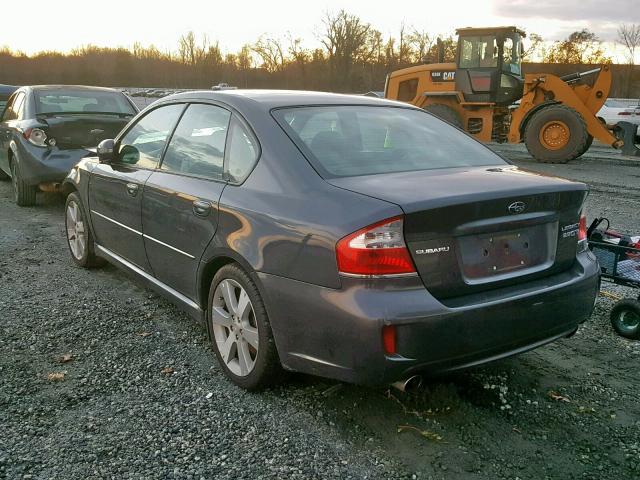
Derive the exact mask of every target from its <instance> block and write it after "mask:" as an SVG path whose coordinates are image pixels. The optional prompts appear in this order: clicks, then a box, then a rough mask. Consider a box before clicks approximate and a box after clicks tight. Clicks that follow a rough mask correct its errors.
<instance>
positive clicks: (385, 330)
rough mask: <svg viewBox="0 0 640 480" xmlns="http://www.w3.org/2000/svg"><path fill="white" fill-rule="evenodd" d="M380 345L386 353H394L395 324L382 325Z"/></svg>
mask: <svg viewBox="0 0 640 480" xmlns="http://www.w3.org/2000/svg"><path fill="white" fill-rule="evenodd" d="M382 346H383V347H384V353H386V354H387V355H395V354H396V326H395V325H385V326H384V327H382Z"/></svg>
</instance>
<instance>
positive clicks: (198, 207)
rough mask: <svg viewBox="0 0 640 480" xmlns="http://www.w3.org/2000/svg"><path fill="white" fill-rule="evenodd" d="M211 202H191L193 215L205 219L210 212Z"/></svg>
mask: <svg viewBox="0 0 640 480" xmlns="http://www.w3.org/2000/svg"><path fill="white" fill-rule="evenodd" d="M211 207H212V205H211V202H206V201H204V200H196V201H194V202H193V213H194V215H197V216H198V217H206V216H207V215H209V213H210V212H211Z"/></svg>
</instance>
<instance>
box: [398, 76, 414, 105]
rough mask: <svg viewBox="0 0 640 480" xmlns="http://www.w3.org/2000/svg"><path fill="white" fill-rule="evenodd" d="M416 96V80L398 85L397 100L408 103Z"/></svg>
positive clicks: (405, 81)
mask: <svg viewBox="0 0 640 480" xmlns="http://www.w3.org/2000/svg"><path fill="white" fill-rule="evenodd" d="M417 94H418V79H417V78H412V79H411V80H404V81H403V82H400V83H399V84H398V100H400V101H401V102H410V101H411V100H413V99H414V98H416V95H417Z"/></svg>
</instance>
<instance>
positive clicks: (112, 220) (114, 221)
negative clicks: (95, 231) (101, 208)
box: [91, 210, 142, 236]
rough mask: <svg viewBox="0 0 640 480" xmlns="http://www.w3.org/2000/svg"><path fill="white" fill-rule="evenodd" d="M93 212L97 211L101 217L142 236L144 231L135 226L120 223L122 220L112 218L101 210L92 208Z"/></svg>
mask: <svg viewBox="0 0 640 480" xmlns="http://www.w3.org/2000/svg"><path fill="white" fill-rule="evenodd" d="M91 213H95V214H96V215H98V216H99V217H102V218H104V219H105V220H107V221H109V222H111V223H115V224H116V225H118V226H119V227H122V228H126V229H127V230H129V231H130V232H133V233H135V234H136V235H141V236H142V232H139V231H138V230H136V229H134V228H131V227H128V226H126V225H125V224H124V223H120V222H118V221H117V220H114V219H113V218H111V217H107V216H106V215H103V214H102V213H100V212H96V211H95V210H91Z"/></svg>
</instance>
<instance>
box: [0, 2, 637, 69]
mask: <svg viewBox="0 0 640 480" xmlns="http://www.w3.org/2000/svg"><path fill="white" fill-rule="evenodd" d="M53 5H55V7H54V8H52V2H51V1H50V0H47V1H42V0H31V1H30V2H29V8H28V12H31V14H29V15H28V16H29V20H28V25H29V28H28V29H25V27H24V24H23V22H20V21H6V22H3V25H2V28H0V46H8V47H9V48H11V49H13V50H20V51H23V52H25V53H27V54H33V53H35V52H38V51H41V50H59V51H69V50H71V49H72V48H74V47H78V46H81V45H87V44H92V45H97V46H109V47H118V46H123V47H128V48H130V47H131V46H132V45H133V43H134V42H140V43H141V44H143V45H145V46H148V45H150V44H154V45H155V46H156V47H158V48H159V49H160V50H163V51H166V50H171V51H175V50H177V44H178V39H179V38H180V36H181V35H182V34H184V33H186V32H188V31H190V30H192V31H194V32H195V33H196V35H198V36H200V35H203V34H206V35H207V36H208V38H209V39H210V40H212V41H214V42H215V41H218V42H219V43H220V46H221V48H222V49H223V50H224V51H237V50H239V49H240V47H241V46H242V45H243V44H245V43H252V42H254V41H255V40H256V39H257V38H258V37H260V36H261V35H265V36H267V37H273V38H286V36H287V34H290V35H291V36H292V37H294V38H296V37H299V38H302V39H303V44H304V45H306V46H308V47H311V48H313V47H316V46H318V45H319V41H318V37H319V35H320V32H321V28H322V19H323V17H324V16H325V15H326V13H327V12H332V13H335V12H337V11H339V10H340V9H345V10H346V11H348V12H349V13H353V14H356V15H358V16H359V17H361V18H362V19H363V20H364V21H365V22H368V23H371V24H372V26H373V27H374V28H376V29H377V30H380V31H381V32H382V33H383V35H385V36H388V35H394V36H396V35H397V34H398V31H399V29H400V26H401V25H402V23H404V24H405V25H406V26H407V28H408V29H409V30H412V29H413V28H416V29H418V30H425V31H428V32H433V33H436V34H445V35H446V34H450V33H453V31H454V30H455V28H456V27H463V26H474V27H479V26H500V25H517V26H519V27H522V28H524V30H525V31H527V32H535V33H538V34H540V35H542V37H543V38H544V39H545V40H558V39H562V38H565V37H566V36H567V35H568V34H569V33H571V32H573V31H575V30H579V29H581V28H588V29H590V30H591V31H594V32H595V33H596V34H597V35H598V36H599V37H600V38H602V39H603V40H605V41H607V42H613V41H614V40H615V38H616V31H617V28H618V27H619V25H620V24H622V23H639V24H640V0H615V1H613V2H605V1H603V0H480V1H478V0H455V2H447V1H446V0H445V1H443V0H438V1H433V0H394V1H393V2H389V3H388V4H385V3H383V2H379V1H378V2H376V1H372V0H316V1H304V0H297V1H296V0H269V1H255V0H245V1H237V0H235V1H234V0H217V1H215V0H213V1H211V0H209V1H197V0H180V1H179V2H161V1H157V0H155V1H149V0H128V1H125V0H109V1H108V2H105V3H104V4H103V5H105V6H104V8H103V9H102V11H101V10H100V5H101V2H89V1H86V0H57V1H56V2H54V3H53ZM607 5H611V8H606V6H607ZM33 12H40V13H38V14H33ZM612 45H613V44H609V43H608V44H607V46H608V48H609V53H610V54H612V55H613V56H614V57H620V58H621V56H622V52H621V51H618V52H616V51H615V50H613V47H612ZM639 55H640V52H639Z"/></svg>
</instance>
